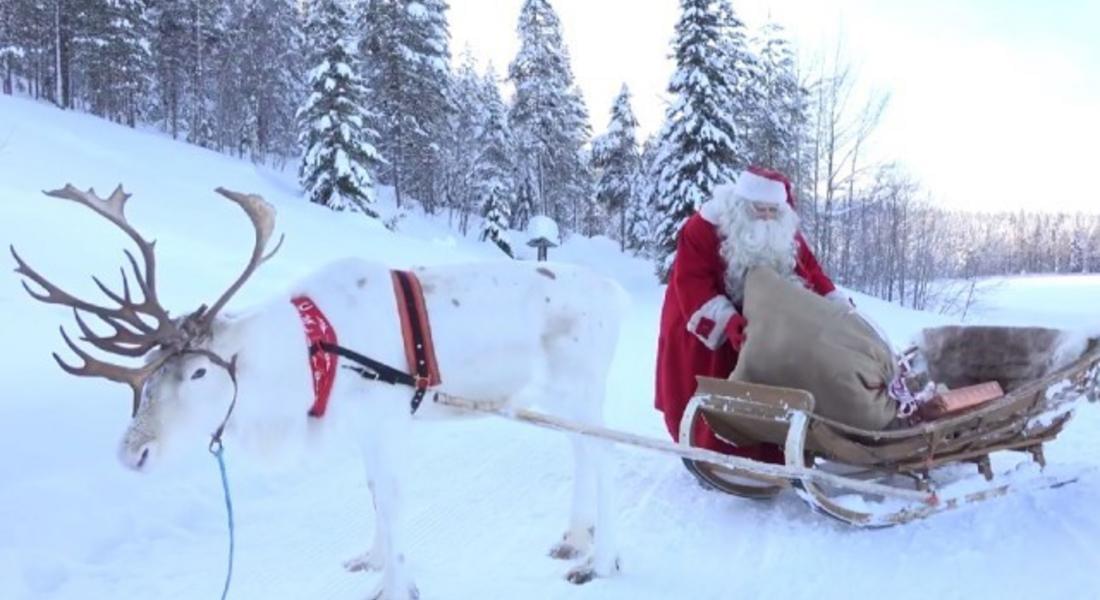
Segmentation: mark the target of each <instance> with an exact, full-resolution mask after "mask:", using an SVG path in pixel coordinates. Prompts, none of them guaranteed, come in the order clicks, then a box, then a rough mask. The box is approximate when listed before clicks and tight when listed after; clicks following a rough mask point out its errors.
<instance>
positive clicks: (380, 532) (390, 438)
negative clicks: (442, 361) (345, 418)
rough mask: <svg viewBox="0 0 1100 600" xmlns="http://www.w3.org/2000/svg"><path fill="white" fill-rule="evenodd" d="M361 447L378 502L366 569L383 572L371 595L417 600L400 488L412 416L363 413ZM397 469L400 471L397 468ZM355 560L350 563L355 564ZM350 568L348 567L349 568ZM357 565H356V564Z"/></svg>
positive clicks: (392, 403)
mask: <svg viewBox="0 0 1100 600" xmlns="http://www.w3.org/2000/svg"><path fill="white" fill-rule="evenodd" d="M370 402H375V403H377V404H378V405H381V406H386V404H387V402H388V404H389V405H390V406H399V407H400V406H402V405H400V404H398V403H397V402H395V401H393V400H392V399H390V398H386V397H380V398H372V399H371V400H370ZM363 412H364V413H365V414H364V418H363V421H362V423H363V425H364V426H363V427H361V428H360V431H361V432H362V435H363V437H362V439H361V440H360V448H361V450H362V453H363V464H364V466H365V467H366V471H367V480H368V481H369V482H370V483H369V485H370V486H371V493H372V496H373V499H374V513H375V517H376V521H375V537H374V543H373V547H372V548H371V551H370V552H369V553H367V555H364V556H365V558H366V560H365V561H363V563H364V566H365V567H369V566H376V567H377V568H381V570H382V581H381V584H380V586H379V587H378V588H377V589H376V590H375V592H374V594H373V595H372V596H370V598H371V599H372V600H415V599H416V598H419V597H420V592H419V591H418V590H417V588H416V585H415V584H414V583H413V581H412V579H411V578H410V577H409V574H408V567H407V565H406V563H405V555H404V550H403V548H404V545H403V541H404V538H403V534H404V529H403V523H402V520H401V517H402V515H401V510H400V509H401V501H400V488H399V481H398V480H399V477H398V471H399V464H400V462H401V461H400V460H398V458H397V457H399V456H400V455H401V452H402V448H401V446H400V444H401V441H402V440H404V439H406V435H405V431H404V430H405V427H406V426H407V425H408V420H409V418H408V416H407V415H402V414H400V413H397V414H394V413H392V412H391V413H389V414H387V412H386V411H385V410H364V411H363ZM395 467H397V468H395ZM354 561H355V559H352V561H349V563H354ZM345 566H347V565H345ZM352 566H356V565H354V564H353V565H352Z"/></svg>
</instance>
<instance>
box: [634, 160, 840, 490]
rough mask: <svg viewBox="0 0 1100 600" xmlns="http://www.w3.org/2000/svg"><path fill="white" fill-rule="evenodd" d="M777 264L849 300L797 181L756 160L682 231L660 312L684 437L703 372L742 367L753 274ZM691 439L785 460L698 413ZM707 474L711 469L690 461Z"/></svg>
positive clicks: (672, 422) (669, 411) (665, 399)
mask: <svg viewBox="0 0 1100 600" xmlns="http://www.w3.org/2000/svg"><path fill="white" fill-rule="evenodd" d="M757 266H766V267H770V268H771V269H773V270H774V271H776V272H777V273H780V274H782V275H785V276H788V277H790V278H791V279H792V280H794V281H797V282H798V283H800V284H801V285H804V286H805V287H806V288H808V289H811V290H813V291H814V292H817V293H818V294H821V295H822V296H826V297H828V298H830V299H835V300H837V301H841V302H848V299H847V297H846V296H845V295H844V294H843V293H842V292H840V291H838V290H837V289H836V287H835V286H834V285H833V283H832V281H830V280H829V278H828V277H826V275H825V273H824V272H823V271H822V269H821V267H820V266H819V265H818V263H817V259H816V258H814V255H813V253H812V252H811V251H810V248H809V246H808V245H807V244H806V240H805V239H803V237H802V234H801V233H799V231H798V215H797V213H795V199H794V194H793V192H792V191H791V184H790V181H788V180H787V178H786V177H784V176H783V175H782V174H780V173H778V172H775V171H770V170H767V169H762V168H758V167H750V168H749V169H748V170H747V171H745V172H743V173H741V174H740V176H739V177H738V178H737V183H735V184H729V185H720V186H717V187H716V188H715V189H714V194H713V197H712V199H711V200H709V201H707V202H706V203H705V204H703V206H701V207H700V208H699V210H698V212H696V213H695V214H694V215H692V216H691V217H690V218H689V219H688V220H687V221H686V222H685V223H684V225H683V228H682V229H681V230H680V237H679V240H678V241H677V244H676V255H675V258H674V260H673V263H672V269H671V271H670V274H669V283H668V289H667V290H666V291H665V299H664V306H663V307H662V310H661V327H660V337H659V338H658V341H657V393H656V406H657V410H660V411H661V412H662V413H664V418H665V425H666V426H667V427H668V431H669V433H670V434H671V435H672V438H673V439H674V440H678V438H679V431H680V419H681V417H682V416H683V414H684V409H685V407H686V406H687V404H688V401H689V400H690V399H691V396H692V394H693V393H694V392H695V377H696V375H706V376H709V377H720V378H725V377H728V376H729V374H730V373H731V372H732V371H733V368H734V367H735V366H736V365H737V356H738V352H739V350H740V349H741V344H743V343H744V341H745V325H746V324H747V321H746V320H745V318H744V317H743V316H741V314H740V312H739V310H740V308H741V301H742V299H743V298H744V292H745V287H744V280H745V274H746V272H747V271H748V270H749V269H750V268H753V267H757ZM691 442H692V444H693V445H695V446H701V447H704V448H708V449H710V450H715V451H719V452H724V453H727V454H734V455H738V456H743V457H746V458H752V459H756V460H761V461H767V462H776V463H780V462H782V461H783V454H782V451H781V450H780V449H779V448H778V447H776V446H772V445H758V446H750V447H734V446H732V445H730V444H728V443H726V442H724V441H722V440H720V439H718V438H717V437H716V436H715V435H714V433H713V432H712V431H711V430H710V429H709V428H708V427H707V425H706V423H705V422H704V421H703V420H702V419H699V420H698V421H697V422H696V423H695V424H694V426H693V429H692V437H691ZM685 463H687V466H688V468H689V470H691V471H692V472H693V473H695V474H696V475H698V476H700V477H701V478H702V479H703V480H704V481H707V482H708V483H713V482H710V481H708V477H707V476H706V475H707V473H709V471H705V472H701V470H700V469H698V468H697V466H698V465H696V464H694V463H692V462H691V461H687V460H685Z"/></svg>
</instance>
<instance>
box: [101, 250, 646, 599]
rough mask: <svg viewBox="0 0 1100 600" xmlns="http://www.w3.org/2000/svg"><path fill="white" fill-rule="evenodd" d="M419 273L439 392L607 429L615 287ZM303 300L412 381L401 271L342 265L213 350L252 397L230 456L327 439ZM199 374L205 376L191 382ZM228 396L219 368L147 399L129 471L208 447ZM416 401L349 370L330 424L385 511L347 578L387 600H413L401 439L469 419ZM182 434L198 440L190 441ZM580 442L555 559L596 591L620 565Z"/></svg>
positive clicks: (182, 376)
mask: <svg viewBox="0 0 1100 600" xmlns="http://www.w3.org/2000/svg"><path fill="white" fill-rule="evenodd" d="M415 273H416V275H417V276H418V277H419V279H420V282H421V284H422V287H423V290H424V300H425V304H426V307H427V311H428V315H429V319H430V322H431V329H432V336H433V341H434V345H435V352H436V357H437V359H438V363H439V369H440V373H441V375H442V379H443V382H442V385H441V386H440V390H442V391H445V392H446V393H447V394H450V395H454V396H460V397H464V398H471V399H478V400H492V401H498V402H500V403H501V404H502V405H505V406H515V407H519V406H525V405H529V404H532V403H537V404H540V405H542V406H543V408H544V409H545V410H547V411H549V412H553V413H554V414H557V415H561V416H564V417H569V418H574V419H579V420H583V421H587V422H590V423H599V422H600V421H601V420H602V405H603V399H604V395H605V387H606V379H607V374H608V370H609V367H610V364H611V360H612V356H613V354H614V351H615V346H616V343H617V339H618V330H619V320H620V315H621V314H622V312H623V311H624V309H625V301H626V296H625V293H624V292H623V291H622V289H621V288H620V287H619V286H618V285H617V284H615V283H614V282H612V281H610V280H608V279H605V278H602V277H599V276H596V275H595V274H593V273H591V272H589V271H586V270H583V269H581V268H578V267H573V266H567V265H558V264H550V263H538V264H532V263H523V262H500V263H479V264H471V265H461V266H442V267H430V268H418V269H416V270H415ZM300 294H304V295H308V296H309V297H310V298H311V299H313V301H314V302H315V303H316V304H317V306H318V307H319V308H320V309H321V311H322V312H323V313H324V314H325V316H326V317H327V318H328V320H329V321H330V322H331V324H332V326H333V328H334V329H335V330H336V335H337V338H338V342H339V343H340V344H341V345H343V346H345V347H348V348H351V349H354V350H355V351H357V352H360V353H361V354H364V355H366V356H369V357H371V358H373V359H375V360H379V361H382V362H384V363H387V364H389V365H392V366H395V367H399V368H402V369H405V368H406V364H405V351H404V342H403V339H402V333H401V329H400V322H399V319H398V316H397V315H398V313H397V308H396V303H395V299H394V293H393V284H392V280H391V278H390V272H389V270H388V268H386V267H385V266H383V265H379V264H374V263H370V262H365V261H362V260H357V259H347V260H342V261H339V262H336V263H333V264H331V265H329V266H327V267H325V268H323V269H321V270H320V271H318V272H316V273H315V274H313V275H312V276H310V277H308V278H307V279H306V280H304V281H302V282H301V283H300V284H299V285H298V286H297V287H296V288H294V289H293V290H291V292H290V293H288V294H286V295H283V296H280V297H277V298H274V299H272V300H271V301H269V302H268V303H266V304H265V305H263V306H260V307H259V308H257V309H255V310H253V311H251V312H248V313H245V314H242V315H241V316H238V317H226V318H222V319H219V321H218V323H217V325H216V328H215V332H214V335H213V336H212V339H211V340H210V341H209V342H208V344H207V346H208V348H209V349H211V350H213V351H214V352H216V353H217V354H219V355H221V356H223V357H227V358H228V357H229V356H232V355H234V354H236V355H237V381H238V390H239V391H238V399H237V404H236V407H235V408H234V410H233V413H232V417H231V418H230V421H229V424H228V428H227V432H226V444H227V445H231V444H234V443H237V442H238V441H249V442H251V443H252V444H253V445H260V446H263V445H266V444H267V443H268V442H270V441H272V440H274V439H278V440H279V441H289V440H291V439H295V438H297V439H298V440H299V441H300V440H302V439H303V438H305V437H306V436H307V435H308V433H309V432H310V431H311V430H312V429H315V428H316V425H317V424H316V423H313V424H311V423H310V421H313V419H311V418H310V417H308V416H307V415H306V411H307V410H308V408H309V407H310V405H311V404H312V403H313V389H312V384H311V375H310V373H311V372H310V366H309V360H308V355H307V346H306V343H307V342H306V338H305V332H304V329H303V326H302V323H301V320H300V317H299V316H298V313H297V310H296V309H295V308H294V306H293V305H292V304H291V302H290V298H291V297H292V296H296V295H300ZM341 362H342V364H343V362H344V361H341ZM200 367H202V368H205V369H206V370H207V374H206V375H205V376H204V377H201V378H199V379H195V380H192V379H191V374H193V373H194V371H195V369H197V368H200ZM231 389H232V388H231V384H230V382H229V379H228V376H227V375H226V374H225V373H224V371H222V370H220V369H218V368H217V367H214V366H213V365H211V364H210V363H209V361H208V360H207V359H206V358H203V357H201V356H195V355H191V356H187V357H184V358H181V359H178V360H175V361H171V362H170V363H169V364H168V365H167V366H166V367H165V369H164V370H163V372H162V373H161V374H160V375H159V376H158V377H157V378H156V379H155V380H154V381H151V382H150V383H149V384H148V385H147V386H146V393H145V398H144V399H143V402H142V406H141V408H140V409H139V412H138V415H137V416H136V417H135V419H134V420H133V422H132V424H131V426H130V428H129V429H128V430H127V432H126V435H125V436H124V438H123V441H122V445H121V451H120V455H121V458H122V460H123V462H124V463H125V464H127V465H128V466H131V467H133V468H139V466H140V465H142V464H145V465H147V464H148V461H145V462H144V463H142V461H141V456H142V454H143V453H144V452H145V451H146V450H150V451H152V452H153V453H154V454H155V452H157V451H158V450H159V449H160V447H162V446H169V445H173V444H177V443H189V444H204V443H206V440H207V439H208V438H207V437H206V436H208V435H209V433H210V432H211V431H212V430H213V429H214V428H215V427H216V426H217V425H218V423H220V421H221V419H222V418H224V416H225V412H226V410H227V408H228V406H229V401H230V397H231V396H232V391H231ZM411 396H412V391H411V389H410V388H407V387H404V386H391V385H389V384H385V383H378V382H371V381H367V380H364V379H363V378H361V377H360V376H359V375H358V374H356V373H354V372H352V371H350V370H347V369H342V368H341V369H338V370H337V375H336V381H335V385H334V388H333V392H332V395H331V398H330V400H329V405H328V412H327V413H326V415H325V416H324V417H323V419H324V420H326V421H328V420H332V421H337V420H338V421H340V422H342V423H346V424H348V425H350V426H351V427H352V428H353V430H354V432H355V435H356V437H357V441H358V442H359V444H360V446H361V449H362V453H363V459H364V464H365V466H366V470H367V480H368V485H369V486H370V489H371V491H372V493H373V496H374V505H375V513H376V517H377V519H376V527H375V537H374V542H373V543H372V546H371V549H370V550H369V551H368V552H366V553H364V554H363V555H361V556H359V557H356V558H354V559H352V560H350V561H348V563H347V564H346V566H347V567H348V568H349V569H350V570H363V569H367V570H375V569H383V571H384V575H383V581H382V588H381V589H380V590H379V593H378V596H376V597H387V598H388V597H402V598H405V597H412V596H415V586H414V585H413V583H412V579H411V577H410V575H409V574H408V572H407V571H408V569H407V565H406V561H405V559H404V556H403V553H404V552H405V545H404V540H403V537H402V536H403V527H402V526H401V514H400V511H401V508H402V507H401V502H400V499H399V498H400V496H399V494H400V490H399V479H400V469H395V468H394V464H395V462H400V461H399V459H401V458H402V457H404V456H405V455H406V453H407V452H409V451H413V450H414V449H411V448H406V447H404V446H403V444H402V442H403V440H404V439H405V438H406V436H405V435H403V430H404V428H405V427H407V426H408V425H409V424H410V422H411V421H413V420H419V419H432V418H448V417H454V416H457V415H455V414H454V413H451V412H448V411H447V410H445V409H444V408H443V407H441V406H439V405H433V404H432V402H431V396H430V394H429V396H428V397H427V398H426V399H425V401H424V403H423V405H422V406H421V408H420V410H419V411H418V413H417V415H416V417H410V415H409V402H410V399H411ZM321 429H324V428H323V427H322V428H321ZM185 432H186V433H189V434H191V435H190V436H189V438H188V439H187V440H186V441H185V440H183V439H182V438H183V436H184V435H185ZM195 434H199V435H195ZM235 440H236V441H235ZM572 441H573V447H574V456H575V473H574V474H575V486H574V497H573V509H572V516H571V519H570V523H569V527H568V529H567V531H566V533H565V535H564V536H563V539H562V541H561V542H560V543H559V544H558V545H557V546H556V547H555V548H554V550H553V554H555V555H556V556H558V557H563V558H565V557H573V556H586V559H585V560H583V561H581V562H580V563H578V565H577V566H576V567H574V569H573V570H572V571H570V575H569V577H570V579H571V580H575V581H583V580H587V578H590V577H592V576H597V575H600V576H602V575H609V574H611V573H613V572H614V571H615V570H617V566H618V565H617V560H618V559H617V553H616V552H617V551H616V548H615V541H614V538H613V533H614V525H613V523H612V522H611V521H612V520H611V514H610V506H611V504H610V500H609V499H608V492H609V489H610V486H609V485H608V482H607V480H606V473H605V471H606V470H605V469H603V468H602V467H601V463H602V456H601V455H602V451H601V448H600V446H599V442H596V441H593V440H590V439H582V438H581V437H580V436H575V437H574V439H573V440H572ZM154 458H155V457H154ZM593 531H594V536H593ZM593 537H594V539H593ZM590 547H591V548H590ZM590 550H591V551H590Z"/></svg>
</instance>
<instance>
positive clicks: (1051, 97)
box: [450, 0, 1100, 212]
mask: <svg viewBox="0 0 1100 600" xmlns="http://www.w3.org/2000/svg"><path fill="white" fill-rule="evenodd" d="M450 3H451V11H450V23H451V36H452V46H451V48H452V52H453V53H454V54H455V55H456V56H458V55H459V54H460V53H461V52H462V50H463V48H465V47H466V46H469V47H470V49H471V50H472V52H473V53H474V56H475V57H476V58H478V59H479V60H480V61H482V62H483V63H484V62H487V61H492V63H493V65H494V67H495V68H496V70H497V73H498V74H499V75H501V76H503V75H504V74H505V72H506V69H507V66H508V63H509V62H511V60H512V58H513V57H514V56H515V52H516V49H517V47H518V40H517V37H516V31H515V30H516V20H517V17H518V15H519V9H520V6H521V5H522V0H450ZM551 4H552V5H553V6H554V8H555V9H556V10H557V12H558V16H559V18H560V19H561V22H562V29H563V34H564V37H565V42H566V44H567V45H568V48H569V52H570V55H571V57H572V60H573V72H574V74H575V76H576V78H577V82H578V83H579V85H580V87H581V89H582V91H583V93H584V99H585V102H586V103H587V105H588V110H589V113H590V115H591V121H592V126H593V131H594V133H596V134H598V133H600V132H601V131H602V130H603V129H604V128H605V127H606V126H607V120H608V117H609V111H610V108H611V101H612V100H613V99H614V96H615V94H616V93H617V92H618V90H619V87H620V86H621V85H622V83H623V82H626V83H627V84H628V85H629V86H630V89H631V92H632V93H633V94H634V109H635V112H636V114H637V116H638V120H639V121H640V124H641V128H642V131H643V132H646V133H648V132H650V131H653V130H656V129H657V128H658V127H659V126H660V123H661V121H662V120H663V118H664V106H665V102H666V98H667V95H666V92H665V89H666V88H667V86H668V78H669V75H670V74H671V73H672V69H673V65H672V62H671V60H669V58H668V54H669V51H670V45H669V44H670V41H671V39H672V35H673V27H674V25H675V23H676V20H677V18H678V16H679V2H678V1H677V0H551ZM733 5H734V9H735V10H737V12H738V14H739V15H740V16H741V18H742V19H743V20H745V21H746V22H747V23H748V24H749V25H750V27H754V28H755V27H757V26H759V25H761V24H763V23H764V22H765V21H766V20H767V18H768V16H769V14H770V15H771V18H772V19H774V20H775V21H777V22H779V23H780V24H781V25H783V26H784V27H786V28H787V30H788V33H789V35H790V37H791V39H792V42H793V43H794V44H795V46H796V47H797V49H798V50H799V53H800V55H802V56H803V60H805V61H812V60H814V59H815V58H816V57H818V56H820V55H821V54H822V53H823V52H832V50H833V49H834V48H835V47H836V40H837V38H838V35H840V34H841V33H842V34H843V38H844V43H843V48H844V53H845V55H846V56H847V59H848V61H849V62H851V63H852V64H853V65H854V66H855V67H856V68H857V69H858V77H859V81H860V83H861V85H862V86H863V88H864V91H865V92H868V91H870V90H882V91H886V92H889V94H890V105H889V107H888V108H887V112H886V114H885V115H884V117H883V120H882V123H881V125H880V127H879V129H878V130H877V131H876V134H875V136H874V138H873V150H872V151H873V152H874V153H875V154H876V155H877V156H878V157H880V158H883V159H891V160H897V161H898V162H900V163H902V164H903V165H904V166H905V167H906V169H907V170H908V171H909V172H910V173H911V174H912V175H914V176H915V177H916V178H917V179H918V180H919V181H921V183H922V184H923V186H924V188H925V189H926V190H928V191H929V192H930V193H931V194H932V195H933V197H934V198H935V199H936V200H937V201H938V202H939V203H940V204H942V205H945V206H949V207H958V208H970V209H989V210H997V209H1011V210H1015V209H1019V208H1025V209H1032V210H1064V211H1076V210H1087V211H1089V212H1100V192H1098V191H1097V189H1098V186H1097V185H1096V184H1094V183H1092V181H1091V179H1092V177H1090V175H1091V174H1092V173H1093V170H1094V169H1095V168H1096V166H1095V163H1096V162H1097V161H1098V160H1100V151H1097V150H1096V149H1095V147H1094V144H1097V143H1100V36H1096V35H1095V33H1094V28H1095V27H1096V26H1097V24H1098V23H1100V2H1098V1H1097V0H1048V1H1046V2H1036V1H1030V0H1022V1H1021V0H1011V1H1009V0H1005V1H998V0H919V1H915V0H733ZM1090 184H1091V185H1090Z"/></svg>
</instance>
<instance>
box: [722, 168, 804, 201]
mask: <svg viewBox="0 0 1100 600" xmlns="http://www.w3.org/2000/svg"><path fill="white" fill-rule="evenodd" d="M733 193H734V194H735V195H736V196H738V197H740V198H744V199H745V200H749V201H750V202H767V203H770V204H779V203H781V202H786V203H787V204H788V205H790V207H791V208H796V206H795V198H794V190H792V189H791V181H790V180H789V179H787V177H786V176H785V175H783V174H782V173H780V172H779V171H773V170H771V169H765V168H764V167H756V166H753V167H749V168H748V169H746V170H744V171H742V172H741V174H740V175H739V176H738V177H737V183H736V184H735V187H734V191H733Z"/></svg>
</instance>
